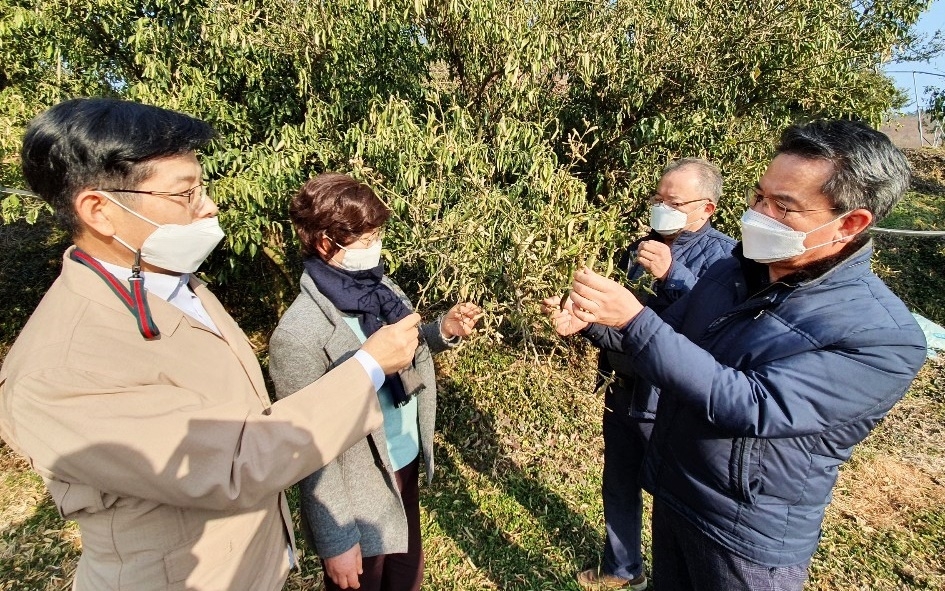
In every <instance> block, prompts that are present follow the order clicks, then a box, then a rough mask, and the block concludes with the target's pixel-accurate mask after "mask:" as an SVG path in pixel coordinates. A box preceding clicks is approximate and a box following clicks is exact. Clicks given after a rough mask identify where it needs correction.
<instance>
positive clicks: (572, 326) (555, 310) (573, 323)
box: [541, 296, 588, 337]
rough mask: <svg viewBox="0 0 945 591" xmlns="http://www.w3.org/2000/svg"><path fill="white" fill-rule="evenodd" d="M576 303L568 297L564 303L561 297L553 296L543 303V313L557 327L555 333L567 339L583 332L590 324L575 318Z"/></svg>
mask: <svg viewBox="0 0 945 591" xmlns="http://www.w3.org/2000/svg"><path fill="white" fill-rule="evenodd" d="M573 306H574V303H573V302H572V301H571V298H570V297H568V298H567V299H566V300H565V301H564V302H563V303H562V301H561V298H560V297H559V296H551V297H550V298H545V299H543V300H542V301H541V313H542V314H545V315H546V316H548V319H549V320H551V324H552V325H553V326H554V327H555V332H557V333H558V334H559V335H561V336H563V337H566V336H568V335H572V334H574V333H576V332H580V331H581V330H583V329H584V328H585V327H586V326H587V325H588V323H587V322H584V321H583V320H579V319H578V318H576V317H575V316H574V313H573V311H572V308H573Z"/></svg>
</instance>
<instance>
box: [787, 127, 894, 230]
mask: <svg viewBox="0 0 945 591" xmlns="http://www.w3.org/2000/svg"><path fill="white" fill-rule="evenodd" d="M777 153H778V154H791V155H793V156H798V157H801V158H807V159H812V160H813V159H818V160H820V159H822V160H828V161H830V162H831V163H832V164H833V174H831V175H830V178H829V179H827V182H826V183H824V186H823V188H822V189H821V191H822V192H823V193H824V195H827V196H828V197H830V199H831V200H832V201H833V204H834V206H836V207H837V208H838V209H840V211H844V212H846V211H853V210H854V209H861V208H862V209H866V210H868V211H870V213H872V214H873V223H876V222H878V221H879V220H881V219H883V218H884V217H886V215H887V214H888V213H889V212H890V211H892V208H893V207H894V206H895V205H896V203H897V202H898V201H899V199H900V198H902V196H903V195H904V194H905V192H906V191H907V190H908V189H909V183H910V182H911V179H912V173H911V171H910V169H909V161H908V160H906V157H905V155H904V154H903V153H902V151H900V150H899V148H897V147H896V146H895V145H893V143H892V141H891V140H890V139H889V138H888V137H887V136H886V135H885V134H883V133H881V132H879V131H876V130H875V129H873V128H872V127H870V126H868V125H866V124H865V123H860V122H858V121H847V120H844V119H834V120H828V119H820V120H817V121H813V122H811V123H807V124H804V125H793V126H791V127H788V128H787V129H786V130H784V133H783V134H782V135H781V143H780V144H779V145H778V148H777Z"/></svg>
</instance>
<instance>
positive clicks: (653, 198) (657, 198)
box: [646, 195, 708, 209]
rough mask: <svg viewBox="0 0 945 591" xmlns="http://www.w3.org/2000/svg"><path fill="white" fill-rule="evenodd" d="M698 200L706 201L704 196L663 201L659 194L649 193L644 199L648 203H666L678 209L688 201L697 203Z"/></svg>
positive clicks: (687, 203)
mask: <svg viewBox="0 0 945 591" xmlns="http://www.w3.org/2000/svg"><path fill="white" fill-rule="evenodd" d="M699 201H708V199H706V198H705V197H703V198H702V199H691V200H689V201H665V200H664V199H663V198H662V197H660V196H659V195H650V198H649V199H647V200H646V202H647V203H649V204H650V205H663V204H665V205H668V206H670V207H672V208H673V209H679V208H680V207H682V206H683V205H689V204H690V203H698V202H699Z"/></svg>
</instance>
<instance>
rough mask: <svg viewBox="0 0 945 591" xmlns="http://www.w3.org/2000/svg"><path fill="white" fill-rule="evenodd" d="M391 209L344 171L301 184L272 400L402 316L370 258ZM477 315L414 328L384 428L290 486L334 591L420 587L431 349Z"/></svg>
mask: <svg viewBox="0 0 945 591" xmlns="http://www.w3.org/2000/svg"><path fill="white" fill-rule="evenodd" d="M389 215H390V212H389V211H388V210H387V208H386V207H385V206H384V204H383V203H382V202H381V201H380V199H378V198H377V196H376V195H375V194H374V192H373V191H372V190H371V189H370V188H369V187H367V186H366V185H363V184H361V183H359V182H358V181H356V180H355V179H353V178H351V177H349V176H346V175H342V174H323V175H320V176H318V177H316V178H314V179H312V180H309V181H308V182H307V183H306V184H305V186H303V187H302V189H301V190H300V191H299V193H298V194H297V195H296V196H295V197H294V199H293V201H292V204H291V206H290V217H291V219H292V223H293V225H294V227H295V229H296V232H297V233H298V235H299V239H300V241H301V243H302V249H303V254H305V255H306V259H305V272H304V273H303V274H302V279H301V288H302V291H301V293H300V294H299V296H298V298H296V300H295V302H293V304H292V305H291V306H290V307H289V309H288V310H287V311H286V313H285V315H284V316H283V317H282V319H281V320H280V321H279V326H278V327H277V328H276V330H275V332H274V333H273V335H272V339H271V340H270V344H269V354H270V365H269V372H270V375H271V376H272V380H273V383H274V384H275V389H276V396H277V397H279V398H282V397H284V396H288V395H290V394H291V393H293V392H295V391H297V390H299V389H300V385H306V384H310V383H312V382H314V381H315V380H317V379H318V378H320V377H321V376H322V375H324V374H325V373H326V372H328V371H329V370H330V369H331V368H332V367H334V366H336V365H338V364H339V363H342V362H343V361H345V360H346V359H348V358H349V357H350V356H351V355H353V354H354V353H355V351H357V350H358V349H359V348H360V346H361V343H362V341H363V340H364V339H365V338H367V337H368V336H370V334H372V333H373V332H374V331H375V330H377V329H378V328H380V326H382V325H383V324H385V323H392V322H396V321H397V320H399V319H400V318H402V317H403V316H405V315H407V314H409V313H410V312H411V311H412V309H411V306H410V302H409V301H408V300H407V298H406V296H405V295H404V293H403V292H402V291H401V290H400V288H399V287H397V285H395V284H394V283H393V282H392V281H391V280H390V279H389V278H388V277H387V276H386V275H384V271H383V265H382V264H381V262H380V252H381V241H382V238H383V226H384V223H385V222H386V221H387V219H388V217H389ZM481 313H482V311H481V310H480V309H479V307H478V306H476V305H474V304H470V303H463V304H457V305H455V306H453V307H452V308H451V309H450V310H449V311H448V312H447V313H446V314H445V315H443V316H442V317H440V318H439V319H437V320H436V321H434V322H431V323H429V324H425V325H422V326H421V328H420V334H421V343H420V346H419V347H418V348H417V353H416V356H415V357H414V364H413V366H412V367H410V368H408V369H407V370H404V371H402V372H400V374H398V375H391V376H386V379H385V382H384V386H383V387H382V388H381V389H380V390H378V401H379V402H380V405H381V409H382V410H383V412H384V427H383V428H382V429H378V430H376V431H374V432H372V433H371V434H370V435H368V436H367V437H366V438H364V439H362V440H361V441H360V442H358V443H357V444H355V445H354V446H353V447H351V449H349V450H348V451H347V452H345V453H344V454H342V455H341V456H340V457H339V458H338V459H337V460H335V461H334V462H332V463H330V464H329V465H327V466H325V467H324V468H323V469H321V470H319V471H318V472H316V473H314V474H312V475H311V476H308V477H306V478H305V479H304V480H302V481H301V482H300V483H299V486H300V492H301V495H300V498H301V508H302V528H303V533H304V534H305V536H306V539H307V540H308V541H309V543H310V544H311V545H313V547H314V548H315V551H316V552H317V553H318V555H319V556H320V557H321V559H322V565H323V567H324V570H325V575H326V576H325V585H326V588H327V589H328V590H329V591H333V590H334V589H348V588H360V589H362V590H378V591H382V590H383V591H402V590H411V589H412V590H419V589H420V583H421V581H422V579H423V552H422V545H421V541H420V506H419V490H418V476H419V455H420V452H421V451H422V452H423V460H424V463H425V464H426V473H427V479H428V481H429V480H430V479H431V478H432V474H433V430H434V422H435V417H436V383H435V378H434V374H433V361H432V358H431V354H432V353H436V352H439V351H443V350H445V349H447V348H450V347H452V346H455V345H457V344H458V343H459V341H460V340H461V339H462V338H463V337H465V336H467V335H469V334H470V333H471V332H472V329H473V325H474V324H475V322H476V320H477V319H478V317H479V316H480V315H481Z"/></svg>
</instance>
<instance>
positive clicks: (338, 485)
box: [269, 273, 459, 558]
mask: <svg viewBox="0 0 945 591" xmlns="http://www.w3.org/2000/svg"><path fill="white" fill-rule="evenodd" d="M383 282H384V284H385V285H386V286H387V287H389V288H391V289H393V290H394V292H395V293H397V294H398V295H399V296H400V297H401V299H402V300H403V302H404V303H405V304H406V305H407V306H408V307H411V306H410V302H409V301H408V300H407V297H406V296H405V295H404V294H403V292H402V291H401V290H400V288H399V287H397V286H396V285H395V284H394V283H393V282H391V281H390V279H388V278H387V277H386V276H385V277H384V278H383ZM420 333H421V339H420V341H421V342H420V346H419V347H418V348H417V353H416V356H415V357H414V365H415V367H416V368H417V370H418V371H419V374H420V378H421V380H420V381H421V382H422V386H421V389H420V391H419V393H418V394H417V397H418V398H417V404H418V409H417V411H418V421H419V426H420V445H421V450H422V453H423V459H424V463H425V464H426V473H427V480H428V482H429V480H430V479H431V478H432V477H433V431H434V423H435V420H436V379H435V376H434V368H433V359H432V357H431V353H432V352H439V351H442V350H444V349H446V348H448V347H450V346H452V345H455V344H457V343H458V342H459V340H458V339H456V340H454V341H446V340H444V339H443V336H442V335H441V334H440V330H439V320H437V321H434V322H431V323H429V324H424V325H421V327H420ZM360 346H361V343H360V341H359V340H358V337H357V336H356V335H355V334H354V331H352V330H351V328H350V327H349V326H348V325H347V324H346V323H345V321H344V319H343V318H342V316H341V314H340V312H339V311H338V309H337V308H336V307H335V306H334V304H332V303H331V302H330V301H329V300H328V298H327V297H326V296H325V295H324V294H322V293H321V292H320V291H319V290H318V287H317V286H316V285H315V282H314V281H313V280H312V278H311V277H310V276H309V275H308V273H303V274H302V278H301V293H300V294H299V296H298V297H297V298H296V300H295V301H294V302H293V303H292V305H291V306H290V307H289V309H288V310H287V311H286V313H285V314H284V315H283V317H282V319H281V320H280V321H279V326H278V327H277V328H276V330H275V332H274V333H273V335H272V338H271V339H270V343H269V374H270V376H271V377H272V381H273V384H274V385H275V389H276V396H277V397H278V398H280V399H281V398H286V397H288V398H292V397H294V395H292V393H293V392H295V391H296V390H298V389H299V388H304V387H305V386H306V385H307V384H310V383H311V382H313V381H315V380H317V379H318V378H319V377H320V376H322V375H323V374H324V373H325V372H327V371H329V370H330V369H331V368H333V367H335V366H337V365H338V364H340V363H344V362H345V360H346V359H348V358H349V357H350V356H351V355H352V354H354V352H355V351H356V350H357V349H358V348H359V347H360ZM290 395H291V396H290ZM299 487H300V491H301V505H302V529H303V532H304V533H305V534H306V536H307V538H308V539H309V541H311V542H313V543H314V545H315V549H316V552H317V553H318V554H319V556H321V557H323V558H330V557H332V556H337V555H339V554H341V553H343V552H345V551H346V550H348V549H350V548H351V547H352V546H354V545H355V544H360V545H361V554H362V556H378V555H381V554H391V553H400V552H406V551H407V518H406V516H405V515H404V506H403V502H402V501H401V498H400V493H399V491H398V488H397V485H396V480H395V478H394V471H393V469H392V466H391V462H390V458H389V457H388V454H387V440H386V438H385V436H384V428H383V426H381V427H379V428H377V429H374V430H373V431H371V433H370V434H368V435H367V437H365V438H363V439H362V440H361V441H359V442H357V443H356V444H354V445H353V446H352V447H351V448H350V449H349V450H348V451H346V452H345V453H344V454H342V455H341V456H339V457H338V459H337V460H335V461H333V462H331V463H330V464H328V465H327V466H325V467H324V468H322V469H321V470H319V471H318V472H316V473H314V474H312V475H311V476H309V477H307V478H305V479H304V480H303V481H302V482H301V483H299Z"/></svg>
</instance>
